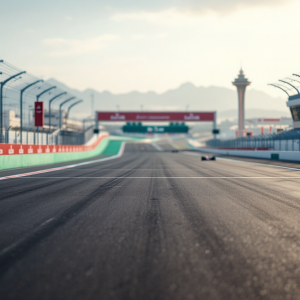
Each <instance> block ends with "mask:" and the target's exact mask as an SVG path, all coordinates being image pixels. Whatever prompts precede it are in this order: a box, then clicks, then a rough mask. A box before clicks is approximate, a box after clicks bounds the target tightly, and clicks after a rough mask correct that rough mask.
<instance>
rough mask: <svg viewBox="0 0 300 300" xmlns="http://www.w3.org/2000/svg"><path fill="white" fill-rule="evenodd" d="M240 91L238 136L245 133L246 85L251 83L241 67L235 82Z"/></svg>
mask: <svg viewBox="0 0 300 300" xmlns="http://www.w3.org/2000/svg"><path fill="white" fill-rule="evenodd" d="M232 84H233V85H235V86H236V88H237V92H238V136H239V137H240V136H244V134H245V92H246V87H247V86H248V85H250V84H251V82H250V81H248V79H247V78H245V75H244V72H243V70H242V69H241V70H240V73H239V75H238V78H236V79H235V80H234V81H233V82H232Z"/></svg>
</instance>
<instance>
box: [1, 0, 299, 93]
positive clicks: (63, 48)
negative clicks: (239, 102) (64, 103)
mask: <svg viewBox="0 0 300 300" xmlns="http://www.w3.org/2000/svg"><path fill="white" fill-rule="evenodd" d="M0 2H1V4H2V5H1V7H2V9H1V11H0V33H1V47H0V58H1V59H4V60H7V61H8V62H10V63H11V64H13V65H15V66H18V67H20V68H23V69H26V70H27V71H29V72H30V73H33V74H34V75H37V76H42V77H43V78H46V79H47V78H50V77H54V78H56V79H58V80H60V81H62V82H64V83H66V84H67V85H69V86H70V87H73V88H77V89H80V90H83V89H85V88H89V87H91V88H94V89H97V90H99V91H102V90H109V91H111V92H114V93H122V92H128V91H131V90H139V91H142V92H145V91H149V90H152V91H156V92H163V91H166V90H168V89H170V88H175V87H177V86H178V85H180V84H182V83H184V82H187V81H190V82H192V83H194V84H195V85H197V86H210V85H215V86H223V87H229V88H233V87H232V86H231V81H232V80H233V79H234V78H235V77H236V75H237V73H238V71H239V68H240V65H241V63H242V65H243V69H244V71H245V73H246V75H247V77H248V78H249V79H250V80H251V81H252V88H255V89H259V90H264V91H265V92H267V93H269V94H272V95H275V96H282V97H284V94H283V93H282V92H280V91H276V89H273V88H271V87H268V86H267V83H270V82H274V81H276V80H277V79H279V78H280V77H285V76H287V75H290V74H291V73H293V72H298V73H300V72H299V71H300V66H299V57H300V54H299V42H298V28H299V25H298V23H299V11H300V1H293V0H290V1H288V0H277V1H276V0H160V1H158V0H152V1H149V0H148V1H141V0H127V1H126V0H110V1H101V0H100V1H99V0H72V1H71V0H60V1H58V0H52V1H48V0H47V1H46V0H26V1H25V0H5V1H4V0H0Z"/></svg>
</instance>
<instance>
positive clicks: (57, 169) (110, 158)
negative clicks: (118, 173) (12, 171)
mask: <svg viewBox="0 0 300 300" xmlns="http://www.w3.org/2000/svg"><path fill="white" fill-rule="evenodd" d="M124 149H125V142H123V143H122V145H121V147H120V150H119V153H118V154H117V155H114V156H110V157H106V158H100V159H96V160H90V161H86V162H81V163H77V164H72V165H67V166H62V167H57V168H51V169H45V170H40V171H34V172H28V173H23V174H16V175H11V176H4V177H0V180H5V179H14V178H21V177H26V176H32V175H37V174H42V173H48V172H54V171H60V170H64V169H70V168H76V167H78V166H83V165H89V164H95V163H101V162H104V161H108V160H112V159H116V158H119V157H121V156H122V155H123V153H124Z"/></svg>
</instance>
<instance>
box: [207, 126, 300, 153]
mask: <svg viewBox="0 0 300 300" xmlns="http://www.w3.org/2000/svg"><path fill="white" fill-rule="evenodd" d="M206 146H207V147H214V148H230V149H237V148H254V149H255V148H269V149H272V150H277V151H300V130H297V129H293V130H289V131H284V132H281V133H279V134H269V135H257V136H251V137H240V138H236V139H228V140H220V139H217V140H209V141H207V142H206Z"/></svg>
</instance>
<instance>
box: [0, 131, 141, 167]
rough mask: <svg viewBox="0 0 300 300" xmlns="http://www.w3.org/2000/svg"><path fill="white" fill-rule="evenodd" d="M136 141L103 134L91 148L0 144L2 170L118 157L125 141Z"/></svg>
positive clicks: (0, 165)
mask: <svg viewBox="0 0 300 300" xmlns="http://www.w3.org/2000/svg"><path fill="white" fill-rule="evenodd" d="M134 140H136V139H131V138H125V137H112V136H108V135H107V134H101V135H100V136H99V138H98V139H97V140H96V141H95V142H94V143H93V144H92V145H89V146H72V145H71V146H70V145H62V146H54V145H53V146H47V145H45V146H44V145H36V146H34V145H15V144H14V145H7V144H0V149H1V153H2V154H0V170H5V169H12V168H21V167H29V166H37V165H45V164H53V163H60V162H67V161H75V160H81V159H87V158H91V157H94V156H98V155H116V154H117V153H118V151H119V149H120V147H121V144H122V143H123V142H124V141H134Z"/></svg>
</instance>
